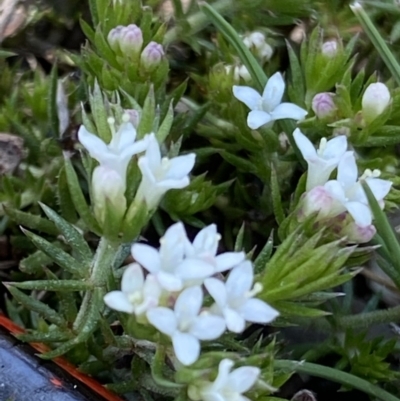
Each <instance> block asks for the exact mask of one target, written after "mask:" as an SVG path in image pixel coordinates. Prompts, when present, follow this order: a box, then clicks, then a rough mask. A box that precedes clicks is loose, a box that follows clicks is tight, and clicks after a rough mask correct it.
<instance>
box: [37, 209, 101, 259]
mask: <svg viewBox="0 0 400 401" xmlns="http://www.w3.org/2000/svg"><path fill="white" fill-rule="evenodd" d="M39 204H40V206H41V208H42V209H43V211H44V212H45V214H46V216H47V217H48V218H49V219H50V220H51V221H52V222H53V223H54V224H55V225H56V226H57V228H58V229H59V230H60V232H61V233H62V235H63V236H64V238H65V241H66V242H67V243H68V245H70V246H71V248H72V249H73V251H74V252H75V256H76V257H77V259H78V260H79V261H80V262H82V263H84V264H87V265H89V264H90V263H91V261H92V257H93V254H92V251H91V250H90V248H89V245H88V244H87V242H86V241H85V239H84V238H83V235H82V234H81V233H80V232H79V231H78V230H77V229H76V228H75V227H74V226H73V225H72V224H70V223H68V222H67V221H66V220H64V219H63V218H62V217H61V216H59V215H58V214H57V213H56V212H55V211H54V210H53V209H50V208H49V207H48V206H46V205H45V204H43V203H39Z"/></svg>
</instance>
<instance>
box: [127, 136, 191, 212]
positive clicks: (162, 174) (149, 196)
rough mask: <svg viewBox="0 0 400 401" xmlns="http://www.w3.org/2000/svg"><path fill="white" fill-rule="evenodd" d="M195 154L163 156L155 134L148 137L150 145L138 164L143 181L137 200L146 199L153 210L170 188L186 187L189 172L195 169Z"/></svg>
mask: <svg viewBox="0 0 400 401" xmlns="http://www.w3.org/2000/svg"><path fill="white" fill-rule="evenodd" d="M195 157H196V156H195V154H194V153H190V154H188V155H185V156H178V157H174V158H173V159H168V158H167V157H164V158H161V152H160V145H159V144H158V142H157V139H156V137H155V136H154V134H151V135H150V136H149V138H148V147H147V150H146V153H145V155H144V156H142V157H140V158H139V161H138V165H139V168H140V171H141V172H142V181H141V183H140V185H139V189H138V191H137V194H136V199H135V200H136V201H141V200H142V199H144V200H145V202H146V204H147V207H148V208H149V209H150V210H152V209H154V208H156V207H157V205H158V203H159V202H160V200H161V198H162V197H163V196H164V194H165V193H166V192H167V191H169V190H170V189H179V188H184V187H186V186H187V185H189V182H190V180H189V173H190V171H191V170H192V169H193V166H194V162H195Z"/></svg>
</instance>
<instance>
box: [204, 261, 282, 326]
mask: <svg viewBox="0 0 400 401" xmlns="http://www.w3.org/2000/svg"><path fill="white" fill-rule="evenodd" d="M204 285H205V287H206V289H207V291H208V292H209V293H210V295H211V296H212V297H213V298H214V300H215V304H214V305H213V306H212V307H211V311H212V312H214V313H216V314H218V315H222V316H224V318H225V321H226V326H227V328H228V330H230V331H232V332H234V333H241V332H242V331H243V330H244V329H245V326H246V321H248V322H252V323H269V322H271V321H272V320H274V319H275V318H276V317H277V316H278V315H279V312H278V311H277V310H275V309H274V308H272V307H271V306H269V305H268V304H267V303H265V302H264V301H261V300H260V299H256V298H253V297H254V296H255V295H256V294H257V293H259V292H260V291H262V287H261V285H260V284H257V283H256V284H255V285H254V287H253V288H252V286H253V266H252V264H251V262H249V261H244V262H243V263H241V264H240V265H239V266H237V267H235V268H233V269H232V271H231V272H230V274H229V277H228V279H227V280H226V283H224V282H223V281H221V280H218V279H215V278H208V279H206V280H205V281H204Z"/></svg>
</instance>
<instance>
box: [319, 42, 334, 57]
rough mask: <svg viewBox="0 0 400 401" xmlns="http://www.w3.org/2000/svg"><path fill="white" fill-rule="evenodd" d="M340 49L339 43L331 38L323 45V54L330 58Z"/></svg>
mask: <svg viewBox="0 0 400 401" xmlns="http://www.w3.org/2000/svg"><path fill="white" fill-rule="evenodd" d="M337 50H338V43H337V41H336V40H329V41H327V42H325V43H324V44H323V45H322V49H321V51H322V54H323V55H324V56H326V57H328V58H332V57H335V56H336V54H337Z"/></svg>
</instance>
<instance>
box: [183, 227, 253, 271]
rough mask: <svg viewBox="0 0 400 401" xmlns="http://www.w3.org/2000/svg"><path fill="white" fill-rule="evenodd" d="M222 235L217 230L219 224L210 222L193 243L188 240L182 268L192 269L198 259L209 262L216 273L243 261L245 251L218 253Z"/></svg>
mask: <svg viewBox="0 0 400 401" xmlns="http://www.w3.org/2000/svg"><path fill="white" fill-rule="evenodd" d="M220 239H221V235H220V234H218V232H217V226H216V225H215V224H210V225H209V226H207V227H205V228H203V229H202V230H201V231H199V233H198V234H197V235H196V237H195V239H194V240H193V243H191V242H190V241H188V242H187V245H186V249H185V255H186V259H185V260H184V261H183V266H182V265H181V266H180V268H181V269H182V270H187V269H190V266H191V265H193V263H197V261H199V260H200V261H203V262H206V263H209V264H210V265H211V266H213V268H214V273H220V272H224V271H226V270H229V269H232V267H234V266H237V265H238V264H239V263H241V262H243V260H244V258H245V254H244V252H225V253H222V254H220V255H217V249H218V243H219V240H220Z"/></svg>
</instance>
